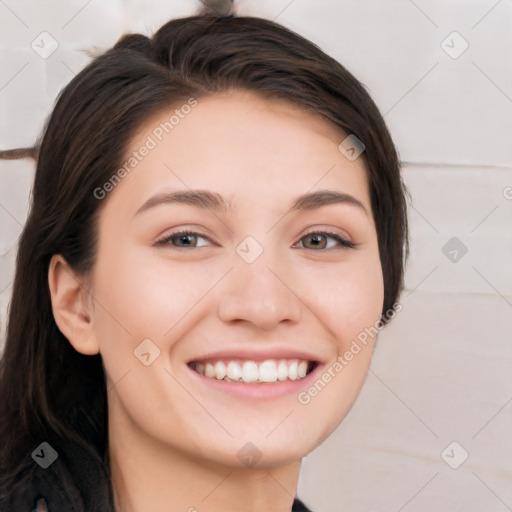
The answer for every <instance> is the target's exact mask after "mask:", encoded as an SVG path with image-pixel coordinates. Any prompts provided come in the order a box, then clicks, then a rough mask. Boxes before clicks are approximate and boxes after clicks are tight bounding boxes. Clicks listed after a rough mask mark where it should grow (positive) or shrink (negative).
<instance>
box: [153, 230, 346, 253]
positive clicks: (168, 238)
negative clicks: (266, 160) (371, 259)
mask: <svg viewBox="0 0 512 512" xmlns="http://www.w3.org/2000/svg"><path fill="white" fill-rule="evenodd" d="M183 235H194V236H200V237H201V238H204V239H206V240H210V239H209V238H208V237H207V236H205V235H202V234H201V233H196V232H194V231H187V230H182V231H176V232H174V233H170V234H169V235H166V236H165V237H164V238H163V239H160V240H157V241H156V242H155V245H157V246H164V245H170V244H169V242H171V240H172V239H173V238H175V237H177V236H183ZM311 235H329V237H331V238H334V239H335V240H336V241H337V242H338V243H339V244H340V246H341V247H339V249H353V248H354V247H355V244H354V243H353V242H350V241H349V240H347V239H345V238H343V237H341V236H340V235H338V234H337V233H334V232H332V231H328V230H327V231H310V232H309V233H305V234H304V235H303V236H302V237H301V238H300V240H299V242H300V241H301V240H302V239H304V238H306V237H307V236H311ZM210 242H211V240H210ZM172 249H173V250H175V251H181V252H187V251H190V250H191V249H198V248H197V247H190V248H185V247H175V246H172ZM334 249H335V248H332V247H331V248H330V249H323V251H326V250H327V251H331V250H334ZM311 250H314V249H311ZM320 252H322V250H321V251H320Z"/></svg>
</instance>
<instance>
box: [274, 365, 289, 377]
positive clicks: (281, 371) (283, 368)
mask: <svg viewBox="0 0 512 512" xmlns="http://www.w3.org/2000/svg"><path fill="white" fill-rule="evenodd" d="M277 378H278V380H286V379H287V378H288V366H287V364H286V363H285V362H284V361H280V362H279V364H278V365H277Z"/></svg>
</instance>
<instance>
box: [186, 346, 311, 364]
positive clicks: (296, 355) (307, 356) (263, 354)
mask: <svg viewBox="0 0 512 512" xmlns="http://www.w3.org/2000/svg"><path fill="white" fill-rule="evenodd" d="M234 359H245V360H248V361H266V360H268V359H276V360H279V359H301V360H304V361H312V362H319V359H318V355H317V354H316V355H313V354H311V353H310V352H307V351H304V350H300V349H296V348H285V347H283V348H277V347H274V348H265V349H261V350H255V349H254V348H251V349H248V348H244V349H242V348H233V349H224V350H219V351H214V352H208V353H205V354H202V355H200V356H198V357H195V358H194V359H191V360H190V361H189V363H192V362H194V361H208V360H223V361H226V360H228V361H229V360H234Z"/></svg>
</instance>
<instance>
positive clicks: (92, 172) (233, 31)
mask: <svg viewBox="0 0 512 512" xmlns="http://www.w3.org/2000/svg"><path fill="white" fill-rule="evenodd" d="M232 88H235V89H247V90H251V91H254V92H257V93H258V94H260V95H262V96H264V97H268V98H280V99H285V100H288V101H291V102H293V103H294V104H296V105H298V106H300V107H301V108H303V109H306V110H308V111H310V112H314V113H316V114H318V115H320V116H323V118H325V119H327V120H328V121H330V122H331V123H333V124H334V125H335V126H337V127H339V128H341V130H342V131H343V132H344V133H345V134H347V135H348V134H353V135H355V136H356V137H357V138H358V139H359V140H360V141H362V142H363V144H364V146H365V150H364V152H363V154H362V155H361V157H362V158H364V162H365V164H366V168H367V173H368V180H369V187H370V197H371V206H372V212H373V216H374V219H375V223H376V229H377V234H378V243H379V251H380V260H381V264H382V270H383V275H384V303H383V313H384V312H385V311H388V310H390V309H391V308H392V306H393V304H394V303H395V301H396V300H397V298H398V295H399V293H400V291H401V289H402V284H403V273H404V263H405V258H406V254H407V247H408V246H407V217H406V201H405V188H404V186H403V183H402V180H401V176H400V166H399V159H398V155H397V151H396V148H395V146H394V144H393V141H392V139H391V136H390V134H389V132H388V130H387V128H386V125H385V122H384V120H383V118H382V116H381V114H380V113H379V111H378V109H377V107H376V105H375V104H374V102H373V101H372V99H371V98H370V96H369V94H368V93H367V91H366V89H365V87H364V86H363V85H362V84H361V83H360V82H359V81H358V80H357V79H356V78H354V76H352V75H351V74H350V73H349V72H348V71H347V70H346V69H345V68H344V67H343V66H342V65H340V64H339V63H338V62H337V61H335V60H334V59H332V58H331V57H329V56H328V55H326V54H325V53H324V52H322V51H321V50H320V49H319V48H318V47H317V46H316V45H314V44H312V43H311V42H309V41H307V40H306V39H304V38H303V37H301V36H299V35H298V34H296V33H294V32H292V31H290V30H288V29H286V28H284V27H283V26H281V25H279V24H277V23H274V22H272V21H268V20H264V19H260V18H256V17H237V16H235V15H233V14H232V13H230V14H228V15H226V16H213V15H208V13H207V12H206V11H205V12H204V13H203V14H201V15H197V16H191V17H186V18H178V19H174V20H171V21H169V22H168V23H167V24H165V25H164V26H162V27H161V28H160V29H159V30H158V32H156V34H154V35H153V37H151V38H148V37H145V36H143V35H140V34H130V35H125V36H123V37H122V38H121V39H120V40H119V41H118V42H117V44H116V45H115V46H114V47H113V48H111V49H109V50H108V51H106V52H105V53H104V54H102V55H100V56H98V57H96V58H95V59H94V60H93V61H92V62H91V63H90V64H89V65H88V66H86V67H85V68H84V69H83V70H82V71H81V72H80V73H79V74H78V75H76V76H75V78H73V80H72V81H71V82H70V83H69V84H68V85H67V86H66V87H65V88H64V89H63V90H62V91H61V93H60V94H59V97H58V99H57V101H56V104H55V107H54V110H53V112H52V114H51V115H50V117H49V118H48V120H47V122H46V125H45V127H44V131H43V137H42V139H41V143H40V145H37V147H35V148H32V149H30V150H27V151H25V152H23V150H17V152H16V151H15V152H14V153H10V154H9V153H8V152H3V153H1V154H0V156H1V157H3V158H9V157H24V156H31V157H33V158H36V159H37V169H36V174H35V182H34V187H33V192H32V202H31V206H30V212H29V216H28V219H27V221H26V224H25V226H24V229H23V232H22V235H21V238H20V240H19V248H18V254H17V262H16V270H15V279H14V285H13V291H12V300H11V303H10V309H9V318H8V326H7V338H6V345H5V351H4V354H3V358H2V360H1V361H0V397H1V404H0V414H1V415H0V442H1V447H0V450H1V451H0V491H1V492H3V493H4V495H5V493H9V492H10V490H12V489H14V488H15V486H16V484H17V483H19V482H21V481H22V480H23V478H29V476H30V475H31V472H32V471H33V468H34V466H35V464H34V462H33V461H32V459H31V457H30V454H31V453H32V451H33V450H34V448H36V447H37V446H38V445H39V444H40V443H41V442H42V441H48V442H49V443H50V444H52V445H55V446H57V447H58V446H59V443H64V442H69V443H74V445H76V446H80V447H81V448H82V449H83V450H85V452H86V453H87V454H88V455H90V457H91V458H92V459H94V460H95V461H96V462H97V464H98V465H99V467H102V468H103V469H104V472H105V475H106V476H105V478H107V479H108V457H107V452H108V438H107V390H106V385H105V375H104V371H103V366H102V360H101V356H100V355H96V356H87V355H82V354H79V353H78V352H76V351H75V350H74V349H73V348H72V346H71V344H70V343H69V342H68V341H67V339H66V338H65V337H64V336H63V334H62V333H61V332H60V331H59V329H58V328H57V326H56V323H55V320H54V318H53V314H52V308H51V302H50V294H49V288H48V265H49V262H50V259H51V257H52V255H54V254H61V255H62V256H63V257H64V258H65V259H66V260H67V262H68V263H69V264H70V265H71V266H72V267H73V268H74V269H75V270H76V271H77V272H79V273H87V272H89V271H90V270H91V268H92V267H93V265H94V259H95V249H96V234H97V220H98V215H99V213H100V211H101V208H102V205H103V204H104V203H105V202H106V201H107V200H108V198H107V199H105V200H104V201H100V200H98V199H97V198H96V197H95V195H94V194H93V191H94V190H95V189H97V188H98V187H101V186H102V185H103V184H104V183H105V182H107V181H108V179H109V178H110V177H111V176H112V175H113V174H114V173H115V171H116V170H117V169H118V168H119V166H120V165H121V163H122V162H123V155H124V153H125V151H126V148H127V147H128V145H129V143H130V140H131V138H132V137H133V135H134V133H135V132H136V130H137V129H138V128H139V127H140V126H141V125H142V124H143V123H144V122H145V121H146V120H147V119H149V118H150V117H151V116H152V115H154V114H155V113H156V112H158V111H160V110H163V109H167V108H169V107H170V106H173V105H177V104H180V103H181V102H184V101H186V100H187V99H188V98H190V97H194V98H196V99H200V98H201V97H204V96H206V95H211V94H215V93H218V92H223V91H226V90H228V89H232ZM340 142H341V140H340ZM385 322H386V318H384V320H383V323H385ZM64 463H65V459H63V464H64ZM61 467H63V466H62V465H60V466H57V465H56V469H55V471H60V469H59V468H61ZM62 471H64V470H62ZM61 485H62V486H63V488H68V487H69V488H70V487H73V486H74V487H75V488H76V489H78V490H80V492H82V491H83V488H82V487H81V485H82V483H81V481H80V479H79V478H78V477H76V478H72V479H71V480H70V479H69V478H67V479H65V478H64V477H63V478H62V484H61ZM84 492H85V491H84ZM1 498H2V496H1V495H0V499H1Z"/></svg>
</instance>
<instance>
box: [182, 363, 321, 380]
mask: <svg viewBox="0 0 512 512" xmlns="http://www.w3.org/2000/svg"><path fill="white" fill-rule="evenodd" d="M317 364H318V363H317V362H316V361H308V360H305V359H266V360H264V361H254V360H250V359H226V360H201V361H192V362H190V363H188V366H189V367H190V368H191V369H192V370H194V371H195V372H197V373H199V374H200V375H202V376H204V377H206V378H209V379H212V380H217V381H225V382H239V383H243V384H264V383H265V384H268V383H277V382H286V381H299V380H302V379H304V378H305V377H307V376H308V375H309V374H310V373H311V372H312V371H313V370H314V369H315V368H316V366H317Z"/></svg>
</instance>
